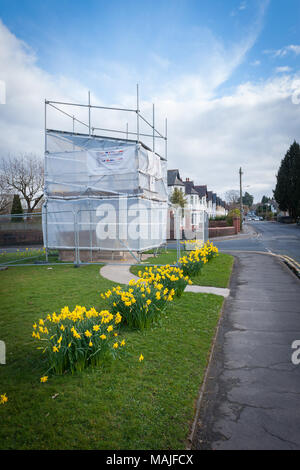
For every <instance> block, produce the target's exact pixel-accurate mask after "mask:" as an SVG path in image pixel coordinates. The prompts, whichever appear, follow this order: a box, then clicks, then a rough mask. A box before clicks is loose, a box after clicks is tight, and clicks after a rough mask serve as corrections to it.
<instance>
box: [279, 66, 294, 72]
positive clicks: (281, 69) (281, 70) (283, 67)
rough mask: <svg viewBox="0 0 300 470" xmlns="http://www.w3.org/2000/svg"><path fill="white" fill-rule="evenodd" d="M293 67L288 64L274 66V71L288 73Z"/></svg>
mask: <svg viewBox="0 0 300 470" xmlns="http://www.w3.org/2000/svg"><path fill="white" fill-rule="evenodd" d="M292 70H293V69H292V68H291V67H289V66H288V65H285V66H282V67H276V69H275V72H276V73H289V72H291V71H292Z"/></svg>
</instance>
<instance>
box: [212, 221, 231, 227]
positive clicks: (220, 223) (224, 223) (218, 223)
mask: <svg viewBox="0 0 300 470" xmlns="http://www.w3.org/2000/svg"><path fill="white" fill-rule="evenodd" d="M209 227H212V228H215V227H217V228H219V227H228V225H227V221H226V220H210V221H209Z"/></svg>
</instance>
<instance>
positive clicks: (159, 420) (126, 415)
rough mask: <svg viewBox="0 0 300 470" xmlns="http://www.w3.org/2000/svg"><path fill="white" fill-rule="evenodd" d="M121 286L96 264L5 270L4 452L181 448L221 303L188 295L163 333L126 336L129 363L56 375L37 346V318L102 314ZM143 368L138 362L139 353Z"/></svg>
mask: <svg viewBox="0 0 300 470" xmlns="http://www.w3.org/2000/svg"><path fill="white" fill-rule="evenodd" d="M113 285H114V283H112V282H110V281H108V280H105V279H103V278H102V277H101V276H100V275H99V266H84V267H80V268H78V269H75V268H74V267H73V266H64V265H57V266H54V267H52V269H49V267H46V266H37V267H19V268H8V270H6V271H1V272H0V291H1V307H0V339H1V340H4V341H5V343H6V347H7V364H6V365H1V366H0V395H1V394H3V393H6V394H7V397H8V402H7V403H6V404H4V405H0V422H1V426H0V448H1V449H116V450H117V449H184V448H185V447H186V439H187V437H188V434H189V428H190V424H191V422H192V420H193V416H194V406H195V401H196V399H197V395H198V391H199V387H200V385H201V382H202V380H203V376H204V372H205V368H206V365H207V360H208V357H209V352H210V349H211V343H212V338H213V336H214V334H215V329H216V325H217V322H218V319H219V315H220V310H221V306H222V303H223V298H222V297H219V296H215V295H209V294H192V293H185V294H183V296H182V298H180V299H176V300H175V301H174V302H171V303H170V304H169V306H168V311H167V314H166V316H165V317H164V318H163V320H162V322H161V325H160V326H156V327H153V328H152V329H150V330H146V331H144V332H143V333H141V332H139V331H128V330H125V329H124V330H123V331H122V333H121V336H122V337H124V338H125V339H126V350H127V355H126V356H125V357H124V358H122V359H120V360H116V361H113V362H112V363H110V364H104V365H103V366H102V367H99V368H88V369H86V370H85V371H83V372H81V373H76V374H74V375H71V374H65V375H63V376H51V377H49V380H48V382H46V383H44V384H42V383H40V377H41V376H42V375H44V373H45V371H46V370H47V365H46V364H45V363H44V358H43V356H42V355H41V352H40V350H37V349H36V347H37V343H36V342H34V340H33V339H32V338H31V333H32V324H33V322H34V321H35V320H37V319H39V318H40V317H43V316H45V315H46V314H47V313H52V312H53V311H56V312H58V311H59V310H60V308H61V307H63V306H64V305H68V306H69V307H70V308H73V307H74V306H75V305H76V304H80V305H85V306H86V307H91V306H95V308H98V309H100V308H103V307H104V306H105V305H104V304H103V303H102V302H103V301H102V300H100V297H99V292H101V291H105V290H106V289H108V288H110V287H112V286H113ZM141 353H142V354H143V356H144V361H143V362H139V360H138V358H139V356H140V354H141Z"/></svg>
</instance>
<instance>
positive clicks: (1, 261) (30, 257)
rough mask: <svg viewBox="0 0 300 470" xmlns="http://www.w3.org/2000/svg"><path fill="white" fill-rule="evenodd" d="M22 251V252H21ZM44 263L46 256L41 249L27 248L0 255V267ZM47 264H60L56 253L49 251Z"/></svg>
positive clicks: (4, 252)
mask: <svg viewBox="0 0 300 470" xmlns="http://www.w3.org/2000/svg"><path fill="white" fill-rule="evenodd" d="M23 250H24V251H23ZM45 262H46V255H45V252H44V250H43V249H42V248H29V249H27V248H26V249H22V251H21V250H18V251H13V252H9V251H5V250H4V251H2V252H1V253H0V266H1V265H6V264H8V265H9V264H42V263H45ZM48 262H49V263H61V261H59V260H58V251H57V250H50V251H49V253H48Z"/></svg>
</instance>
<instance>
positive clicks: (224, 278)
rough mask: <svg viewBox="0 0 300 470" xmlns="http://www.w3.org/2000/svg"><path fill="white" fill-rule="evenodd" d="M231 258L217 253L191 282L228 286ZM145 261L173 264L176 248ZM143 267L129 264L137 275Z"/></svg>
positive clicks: (148, 262)
mask: <svg viewBox="0 0 300 470" xmlns="http://www.w3.org/2000/svg"><path fill="white" fill-rule="evenodd" d="M233 260H234V258H233V256H231V255H227V254H225V253H219V255H218V256H216V257H215V258H213V259H211V260H210V261H209V262H208V263H206V265H205V266H203V268H202V271H201V274H199V276H195V277H192V278H191V279H192V281H193V284H195V285H197V286H212V287H228V285H229V280H230V275H231V271H232V266H233ZM146 261H147V263H146V264H145V266H147V264H175V263H176V250H168V251H167V252H163V253H161V254H160V255H158V256H156V257H153V258H148V259H147V260H146ZM144 269H145V268H144V267H141V266H131V268H130V271H131V272H132V273H133V274H135V275H136V276H137V275H138V272H139V271H140V270H142V271H143V270H144Z"/></svg>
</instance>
